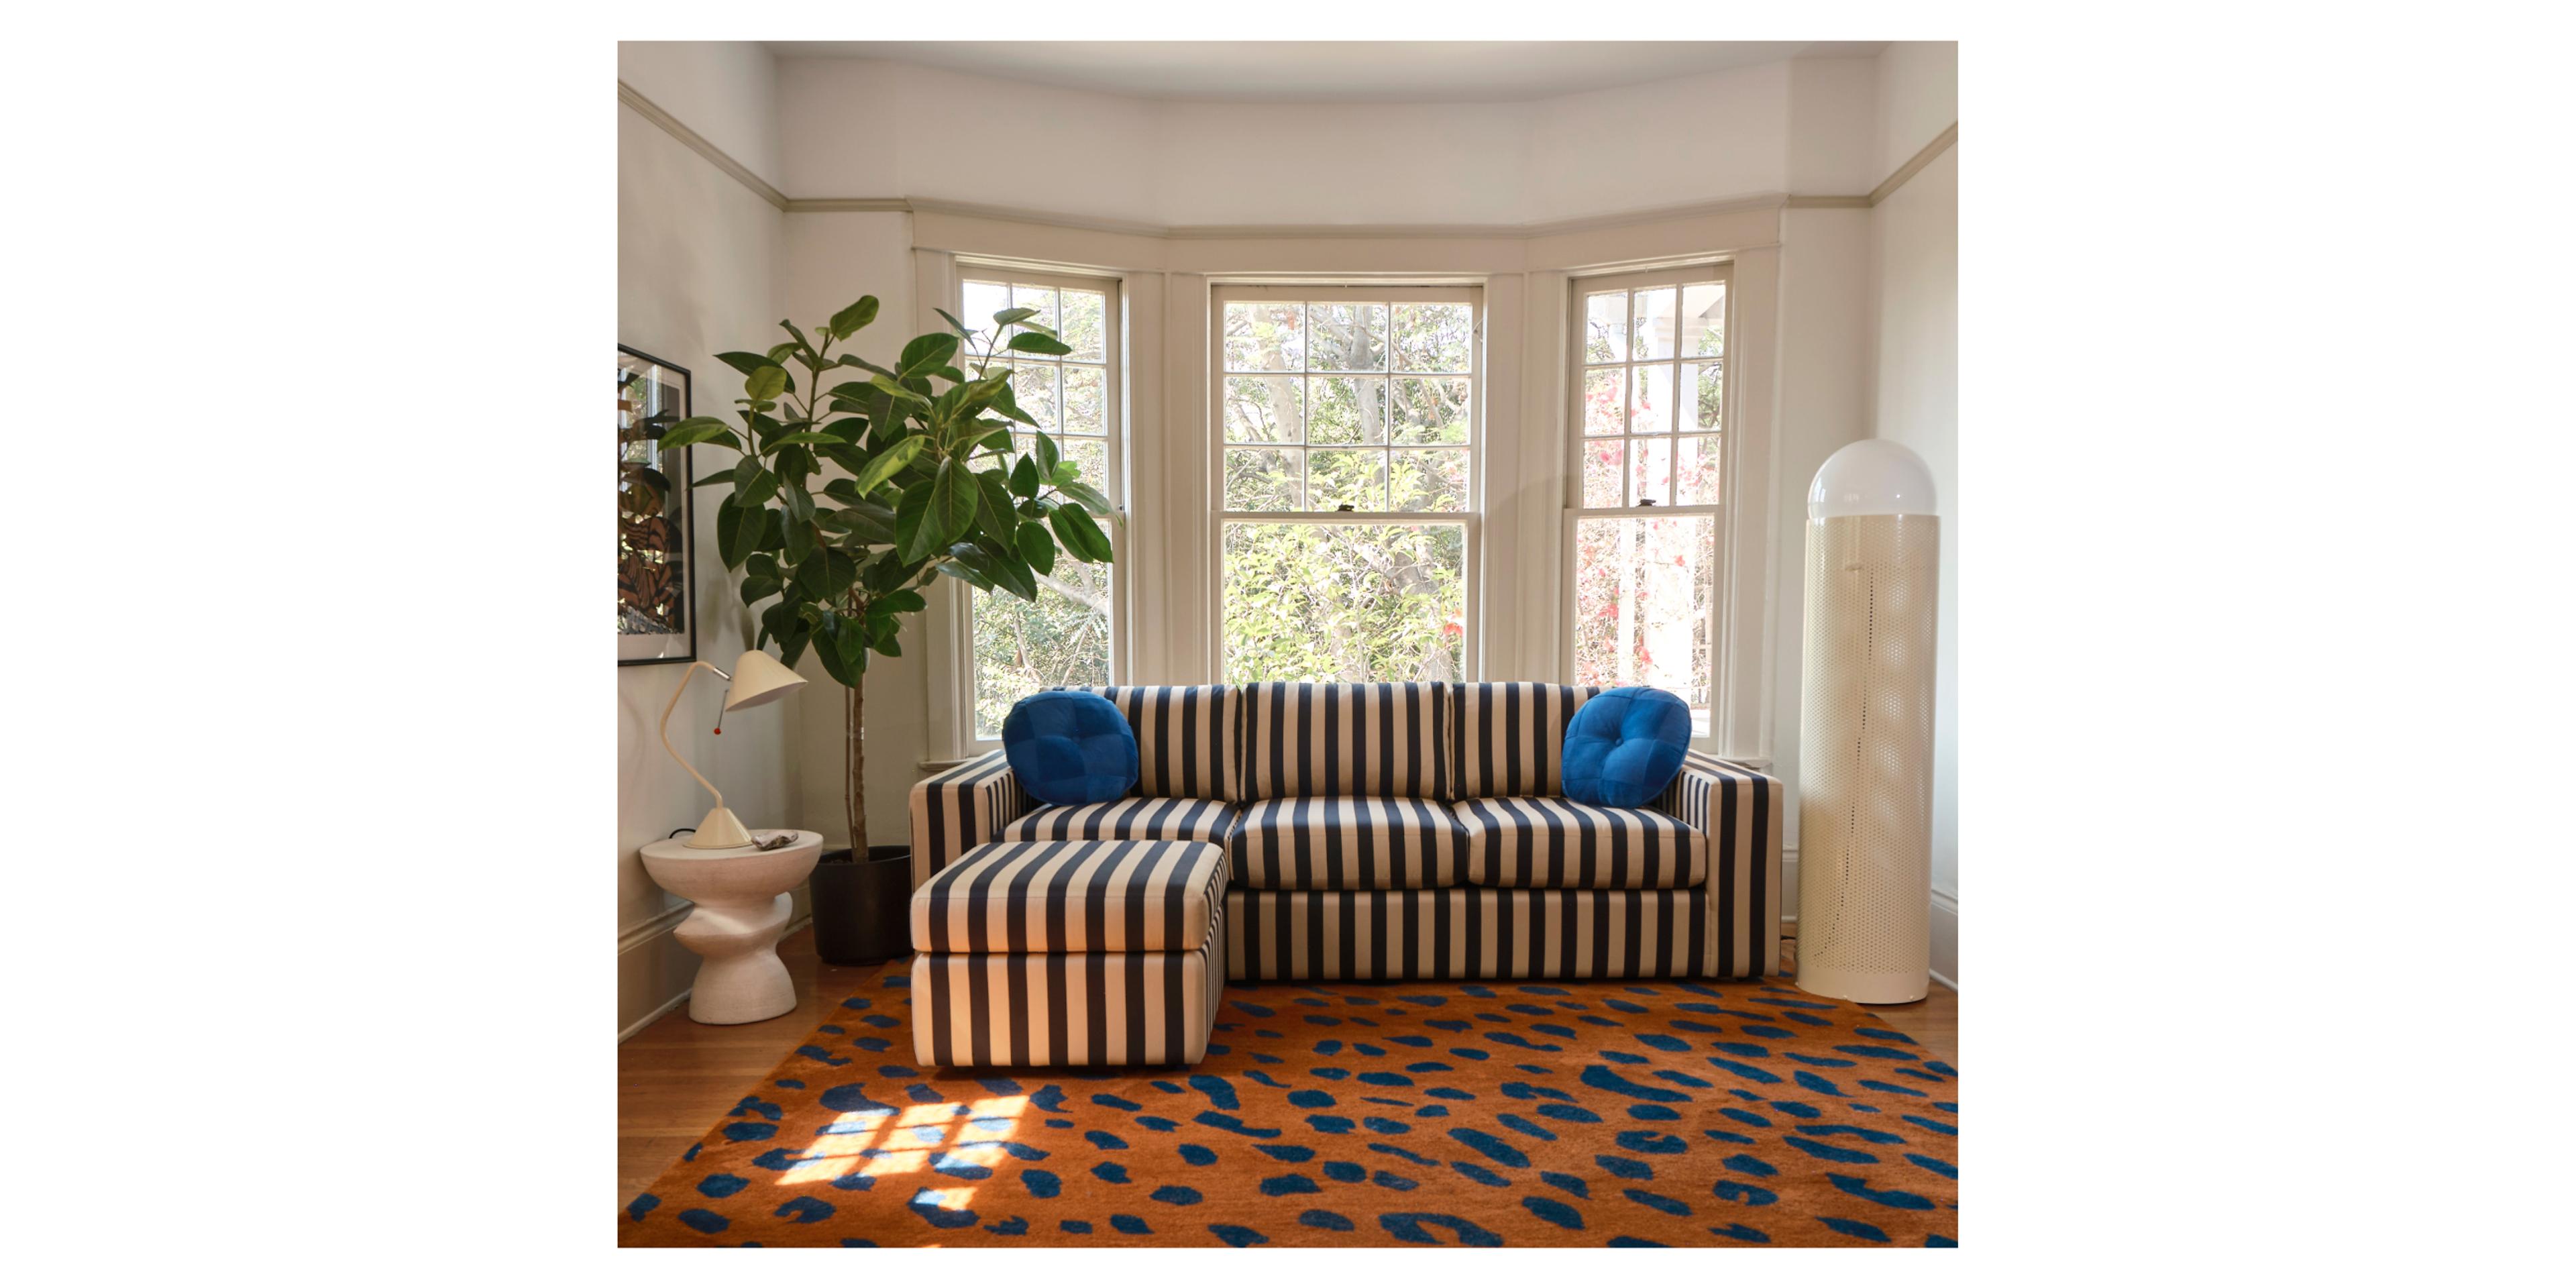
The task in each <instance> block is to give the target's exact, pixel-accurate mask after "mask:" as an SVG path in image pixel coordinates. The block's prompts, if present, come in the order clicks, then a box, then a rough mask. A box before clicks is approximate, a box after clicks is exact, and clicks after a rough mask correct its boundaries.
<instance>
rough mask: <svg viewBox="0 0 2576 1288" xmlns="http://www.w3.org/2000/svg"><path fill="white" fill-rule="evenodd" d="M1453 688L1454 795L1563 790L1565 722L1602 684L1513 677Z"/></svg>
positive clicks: (1462, 797) (1469, 797)
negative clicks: (1582, 685)
mask: <svg viewBox="0 0 2576 1288" xmlns="http://www.w3.org/2000/svg"><path fill="white" fill-rule="evenodd" d="M1457 688H1458V741H1457V750H1456V755H1457V766H1458V773H1457V791H1458V799H1460V800H1472V799H1474V798H1475V797H1478V796H1556V795H1560V794H1562V793H1563V792H1564V791H1565V776H1564V771H1563V767H1562V766H1561V764H1560V763H1559V762H1560V761H1561V760H1562V759H1563V755H1564V751H1565V726H1566V724H1567V723H1568V722H1570V721H1572V720H1573V719H1574V713H1575V711H1576V710H1577V709H1578V708H1580V707H1581V706H1582V705H1583V704H1584V702H1585V701H1587V700H1589V699H1590V698H1591V697H1592V695H1594V694H1596V693H1599V692H1600V691H1601V690H1600V689H1598V688H1577V687H1574V686H1572V685H1565V684H1525V683H1517V682H1516V683H1510V684H1461V685H1459V686H1457Z"/></svg>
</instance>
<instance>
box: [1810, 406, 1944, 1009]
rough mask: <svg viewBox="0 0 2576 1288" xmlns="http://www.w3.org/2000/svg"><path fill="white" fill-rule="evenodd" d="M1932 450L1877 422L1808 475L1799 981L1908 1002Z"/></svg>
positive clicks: (1926, 693) (1916, 948)
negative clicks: (1880, 432) (1874, 433)
mask: <svg viewBox="0 0 2576 1288" xmlns="http://www.w3.org/2000/svg"><path fill="white" fill-rule="evenodd" d="M1936 501H1937V498H1935V497H1934V496H1933V494H1932V471H1931V470H1930V469H1928V468H1926V467H1925V466H1924V464H1923V458H1921V457H1919V456H1916V455H1915V454H1914V453H1913V452H1911V451H1908V450H1906V449H1905V448H1904V447H1902V446H1900V445H1898V444H1896V443H1892V442H1889V441H1888V440H1886V439H1881V438H1870V439H1863V440H1861V441H1860V442H1857V443H1853V444H1852V445H1850V446H1848V447H1845V448H1843V449H1842V450H1841V451H1838V452H1836V453H1834V454H1833V455H1832V456H1831V457H1829V458H1827V459H1826V461H1825V464H1824V468H1822V469H1820V470H1817V471H1816V481H1815V484H1814V485H1813V486H1811V487H1810V488H1808V490H1807V641H1806V652H1805V677H1804V680H1805V683H1804V691H1803V695H1802V698H1801V700H1800V703H1799V712H1800V714H1799V726H1798V727H1799V745H1798V850H1799V853H1798V987H1800V988H1802V989H1805V990H1806V991H1808V992H1810V993H1814V994H1817V995H1819V996H1822V997H1838V998H1842V999H1845V1000H1847V1001H1854V1002H1862V1003H1880V1004H1885V1003H1894V1002H1911V1001H1916V1000H1918V999H1920V998H1921V997H1922V996H1923V995H1924V993H1925V991H1926V990H1927V989H1928V988H1929V987H1930V984H1931V976H1932V942H1931V896H1932V654H1933V647H1934V645H1933V640H1934V636H1933V627H1934V625H1935V623H1936V619H1937V618H1938V616H1939V605H1940V567H1941V519H1940V516H1939V513H1938V511H1937V508H1936Z"/></svg>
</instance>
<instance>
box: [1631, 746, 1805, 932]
mask: <svg viewBox="0 0 2576 1288" xmlns="http://www.w3.org/2000/svg"><path fill="white" fill-rule="evenodd" d="M1781 791H1782V785H1781V782H1780V780H1779V779H1777V778H1773V777H1771V776H1770V775H1768V774H1765V773H1761V772H1759V771H1756V770H1751V769H1746V768H1744V767H1743V766H1741V765H1736V764H1731V763H1729V762H1727V761H1723V760H1719V759H1718V758H1716V757H1715V756H1711V755H1708V754H1706V753H1704V752H1697V751H1694V752H1691V753H1689V754H1687V755H1685V756H1683V757H1682V768H1681V772H1680V773H1679V774H1678V775H1676V776H1675V777H1674V778H1673V785H1672V786H1670V787H1667V788H1665V789H1664V794H1663V796H1662V797H1661V798H1659V799H1657V800H1656V802H1655V808H1656V809H1658V810H1660V811H1662V812H1664V813H1666V814H1670V815H1672V816H1673V817H1675V818H1678V819H1680V820H1681V821H1683V822H1685V823H1688V824H1690V825H1691V826H1692V827H1695V828H1698V829H1699V830H1700V831H1702V832H1703V833H1706V834H1707V836H1708V849H1709V877H1708V882H1707V884H1706V885H1705V886H1704V887H1703V888H1702V889H1701V892H1700V893H1701V894H1702V895H1703V897H1705V898H1706V899H1707V900H1708V904H1709V908H1710V911H1711V915H1713V916H1715V917H1716V918H1717V920H1718V921H1719V922H1720V923H1721V924H1724V925H1740V926H1745V927H1748V928H1749V930H1750V931H1751V932H1752V934H1751V936H1750V937H1749V939H1748V941H1747V942H1746V943H1745V944H1744V945H1743V947H1744V951H1743V952H1742V953H1741V954H1740V955H1735V956H1729V957H1724V958H1721V959H1719V960H1718V961H1717V962H1716V963H1715V964H1714V967H1713V971H1712V973H1714V974H1717V975H1720V976H1742V975H1750V974H1761V973H1764V972H1767V971H1770V970H1772V969H1773V968H1774V967H1773V964H1774V963H1776V962H1778V961H1779V960H1780V837H1781V818H1782V815H1783V814H1784V813H1786V810H1785V808H1784V805H1785V802H1784V800H1783V799H1782V795H1781ZM1752 940H1758V941H1759V942H1758V943H1757V942H1752Z"/></svg>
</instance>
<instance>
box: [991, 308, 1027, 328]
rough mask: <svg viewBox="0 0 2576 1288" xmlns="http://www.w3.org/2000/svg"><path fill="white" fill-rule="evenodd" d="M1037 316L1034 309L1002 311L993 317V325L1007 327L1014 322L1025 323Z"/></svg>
mask: <svg viewBox="0 0 2576 1288" xmlns="http://www.w3.org/2000/svg"><path fill="white" fill-rule="evenodd" d="M1037 315H1038V311H1037V310H1036V309H1025V308H1023V309H1004V310H1002V311H1001V312H999V313H996V314H994V315H993V325H995V326H1009V325H1010V324H1012V323H1014V322H1026V321H1028V320H1029V319H1030V318H1033V317H1036V316H1037Z"/></svg>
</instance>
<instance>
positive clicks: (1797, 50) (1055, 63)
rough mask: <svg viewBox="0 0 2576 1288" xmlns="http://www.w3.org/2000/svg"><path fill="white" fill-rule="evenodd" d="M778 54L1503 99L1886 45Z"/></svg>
mask: <svg viewBox="0 0 2576 1288" xmlns="http://www.w3.org/2000/svg"><path fill="white" fill-rule="evenodd" d="M767 45H768V48H769V50H770V52H772V53H774V54H776V55H778V56H779V57H781V58H875V59H885V60H888V61H893V62H905V63H916V64H920V65H922V66H927V67H941V68H946V69H948V70H951V71H961V72H973V73H976V74H979V75H984V76H996V77H1004V78H1008V79H1011V80H1019V81H1030V82H1035V83H1037V84H1042V85H1057V86H1062V87H1065V88H1067V89H1082V90H1092V91H1095V92H1098V93H1104V94H1118V95H1123V96H1125V97H1129V98H1157V99H1225V100H1234V101H1239V102H1261V103H1298V102H1317V101H1332V102H1343V103H1352V102H1360V103H1493V102H1511V101H1517V100H1521V99H1535V98H1553V97H1555V96H1557V95H1560V94H1574V93H1581V92H1582V91H1585V90H1595V89H1608V88H1611V87H1613V86H1619V85H1635V84H1640V83H1643V82H1646V81H1656V80H1663V79H1665V78H1667V77H1673V76H1688V75H1695V74H1698V73H1701V72H1710V71H1716V70H1719V69H1721V68H1727V67H1746V66H1751V65H1753V64H1756V63H1770V62H1778V61H1780V60H1782V59H1787V58H1868V57H1872V56H1875V55H1876V54H1877V53H1878V52H1879V51H1880V50H1881V49H1883V48H1885V47H1886V42H1884V41H1848V40H1844V41H1836V40H1768V41H1763V40H1731V41H1720V40H1710V41H1429V40H1398V41H1325V40H1281V41H1143V40H1106V41H957V40H916V41H903V40H808V41H798V40H773V41H769V42H767Z"/></svg>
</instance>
